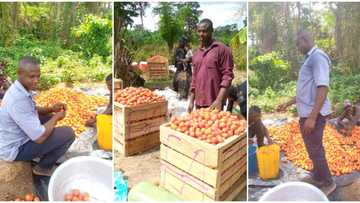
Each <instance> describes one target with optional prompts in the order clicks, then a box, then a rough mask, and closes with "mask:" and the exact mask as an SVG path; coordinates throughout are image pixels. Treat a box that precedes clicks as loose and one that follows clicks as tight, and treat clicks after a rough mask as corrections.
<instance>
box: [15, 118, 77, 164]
mask: <svg viewBox="0 0 360 203" xmlns="http://www.w3.org/2000/svg"><path fill="white" fill-rule="evenodd" d="M51 117H52V116H51V115H49V116H40V121H41V123H42V124H44V123H46V122H47V121H49V120H50V119H51ZM74 140H75V133H74V130H73V129H72V128H71V127H56V128H54V130H53V132H52V133H51V135H50V136H49V137H48V138H47V139H46V140H45V141H44V142H43V143H42V144H37V143H35V142H33V141H29V142H27V143H25V144H24V145H22V146H21V147H20V149H19V154H18V155H17V157H16V159H15V161H31V160H32V159H34V158H40V162H39V166H40V167H41V168H47V169H50V168H52V167H53V166H54V165H55V163H56V161H57V160H58V159H59V158H60V157H61V156H63V155H64V154H65V152H66V151H67V150H68V149H69V147H70V145H71V144H72V143H73V142H74Z"/></svg>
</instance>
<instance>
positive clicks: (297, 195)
mask: <svg viewBox="0 0 360 203" xmlns="http://www.w3.org/2000/svg"><path fill="white" fill-rule="evenodd" d="M259 201H304V202H305V201H329V200H328V198H327V197H326V195H325V194H324V193H323V192H321V190H319V189H318V188H316V187H315V186H313V185H310V184H308V183H303V182H288V183H284V184H281V185H278V186H276V187H274V188H272V189H270V190H269V191H267V192H266V193H265V194H264V195H263V196H262V197H260V199H259Z"/></svg>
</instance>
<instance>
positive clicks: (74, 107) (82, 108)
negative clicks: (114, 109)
mask: <svg viewBox="0 0 360 203" xmlns="http://www.w3.org/2000/svg"><path fill="white" fill-rule="evenodd" d="M35 100H36V103H37V105H38V106H47V107H49V106H52V105H54V104H56V103H59V102H61V103H65V104H66V105H67V112H66V117H65V118H64V119H63V120H61V121H60V122H58V126H70V127H72V128H73V130H74V131H75V133H76V135H77V136H79V135H80V134H81V133H82V132H84V131H85V130H86V128H85V122H86V121H87V120H88V119H90V118H91V117H93V116H95V111H96V108H97V107H99V106H104V105H106V104H107V103H108V102H109V100H108V99H107V98H106V97H99V96H88V95H85V94H84V93H82V92H77V91H75V90H72V89H70V88H58V87H56V88H52V89H50V90H47V91H44V92H40V94H39V95H38V96H36V98H35Z"/></svg>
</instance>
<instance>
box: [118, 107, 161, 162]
mask: <svg viewBox="0 0 360 203" xmlns="http://www.w3.org/2000/svg"><path fill="white" fill-rule="evenodd" d="M166 114H167V102H166V101H164V102H158V103H153V104H141V105H137V106H125V105H121V104H118V103H116V102H115V105H114V128H115V129H114V130H115V136H114V140H115V150H117V151H119V152H120V153H122V154H124V155H125V156H129V155H134V154H138V153H142V152H144V151H146V150H149V149H151V148H153V147H156V146H159V144H160V141H159V128H160V125H161V124H163V123H164V122H165V121H166Z"/></svg>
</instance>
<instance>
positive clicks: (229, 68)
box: [220, 47, 234, 88]
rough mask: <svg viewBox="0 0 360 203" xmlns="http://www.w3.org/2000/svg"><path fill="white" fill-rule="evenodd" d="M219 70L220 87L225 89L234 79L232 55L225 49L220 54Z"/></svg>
mask: <svg viewBox="0 0 360 203" xmlns="http://www.w3.org/2000/svg"><path fill="white" fill-rule="evenodd" d="M220 68H221V69H220V70H221V74H222V77H221V83H220V86H221V87H225V88H226V87H229V86H230V85H231V81H232V80H233V78H234V72H233V68H234V62H233V56H232V53H231V51H230V49H229V48H227V47H225V48H224V51H223V53H222V54H221V59H220Z"/></svg>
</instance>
